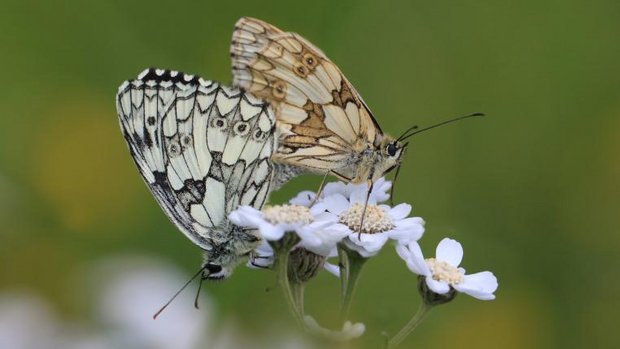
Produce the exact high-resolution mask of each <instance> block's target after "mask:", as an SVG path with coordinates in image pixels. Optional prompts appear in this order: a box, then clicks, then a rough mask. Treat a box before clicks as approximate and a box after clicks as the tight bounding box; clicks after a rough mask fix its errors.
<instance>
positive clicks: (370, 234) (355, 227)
mask: <svg viewBox="0 0 620 349" xmlns="http://www.w3.org/2000/svg"><path fill="white" fill-rule="evenodd" d="M377 182H379V181H377ZM379 184H380V185H378V187H379V188H380V191H379V193H383V194H385V193H384V191H385V190H387V189H385V188H388V189H389V186H387V185H385V184H383V183H379ZM367 193H368V189H367V187H365V186H360V185H358V186H356V187H355V188H354V190H352V191H351V192H350V193H349V198H348V199H347V197H345V196H344V195H343V194H339V193H336V194H332V195H330V196H327V197H325V198H324V199H323V200H322V203H323V206H324V208H325V209H326V210H327V212H329V213H331V214H333V215H334V216H335V217H336V218H337V220H338V222H339V223H338V224H335V225H333V226H331V227H330V228H329V230H331V231H333V232H338V233H339V234H345V235H346V236H347V238H346V239H345V240H344V242H345V244H346V245H347V246H348V247H349V248H351V249H353V250H355V251H357V252H358V253H359V254H360V255H362V256H363V257H366V258H368V257H371V256H373V255H375V254H377V253H378V252H379V250H381V248H382V247H383V246H384V245H385V244H386V242H387V241H388V240H390V239H391V240H396V241H398V243H400V244H408V243H411V242H412V241H417V240H419V239H420V238H421V237H422V234H423V233H424V220H423V219H422V218H420V217H407V216H408V215H409V213H410V212H411V205H408V204H400V205H397V206H394V207H390V206H388V205H377V201H378V200H381V199H383V198H387V197H386V196H381V195H379V194H377V195H375V197H374V199H373V200H370V199H369V200H368V204H367V205H365V203H366V196H367ZM371 196H372V194H371ZM364 206H366V207H364ZM362 215H363V216H364V221H363V227H360V225H361V223H362V222H361V220H362ZM360 231H361V233H360Z"/></svg>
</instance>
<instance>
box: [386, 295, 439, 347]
mask: <svg viewBox="0 0 620 349" xmlns="http://www.w3.org/2000/svg"><path fill="white" fill-rule="evenodd" d="M432 307H433V306H432V305H430V304H426V303H425V302H421V303H420V307H419V308H418V311H417V312H416V313H415V315H414V316H413V317H412V318H411V320H409V322H407V324H406V325H405V326H404V327H403V328H402V329H401V330H400V331H399V332H398V333H397V334H396V335H395V336H394V337H392V339H390V340H389V342H388V345H387V347H388V348H390V349H391V348H396V347H397V346H398V345H399V344H400V343H402V341H403V340H405V338H407V336H409V335H410V334H411V332H413V330H415V328H416V327H417V326H418V325H419V324H420V323H421V322H422V321H423V320H424V318H426V315H428V312H429V310H431V308H432Z"/></svg>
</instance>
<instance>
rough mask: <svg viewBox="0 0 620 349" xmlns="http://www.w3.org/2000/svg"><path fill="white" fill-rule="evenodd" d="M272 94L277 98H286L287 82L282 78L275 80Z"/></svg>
mask: <svg viewBox="0 0 620 349" xmlns="http://www.w3.org/2000/svg"><path fill="white" fill-rule="evenodd" d="M271 94H272V95H273V98H275V99H277V100H282V99H284V98H286V83H285V82H284V81H282V80H278V81H276V82H274V83H273V85H272V87H271Z"/></svg>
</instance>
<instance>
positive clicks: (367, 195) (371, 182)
mask: <svg viewBox="0 0 620 349" xmlns="http://www.w3.org/2000/svg"><path fill="white" fill-rule="evenodd" d="M369 182H370V185H369V186H368V193H366V202H365V203H364V209H363V210H362V218H360V231H359V233H358V234H357V238H358V239H360V240H361V239H362V231H363V230H364V217H365V216H366V208H367V207H368V200H369V199H370V193H372V187H373V186H374V185H375V183H374V182H373V181H370V180H369Z"/></svg>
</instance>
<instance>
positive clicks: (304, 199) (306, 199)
mask: <svg viewBox="0 0 620 349" xmlns="http://www.w3.org/2000/svg"><path fill="white" fill-rule="evenodd" d="M315 197H316V193H314V192H311V191H309V190H304V191H302V192H300V193H299V194H297V196H295V197H294V198H292V199H291V200H289V204H291V205H299V206H305V207H310V205H311V204H312V203H313V202H314V198H315Z"/></svg>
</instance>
